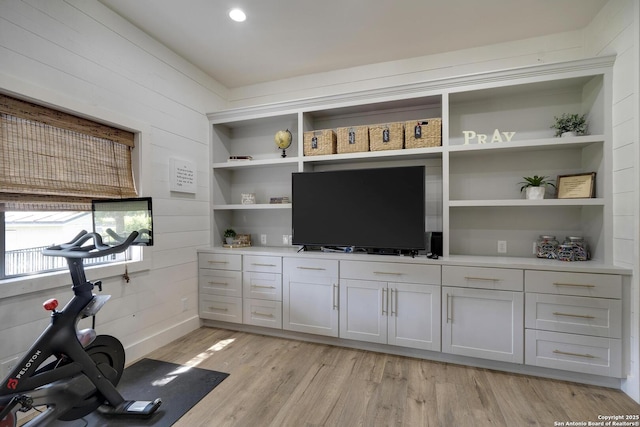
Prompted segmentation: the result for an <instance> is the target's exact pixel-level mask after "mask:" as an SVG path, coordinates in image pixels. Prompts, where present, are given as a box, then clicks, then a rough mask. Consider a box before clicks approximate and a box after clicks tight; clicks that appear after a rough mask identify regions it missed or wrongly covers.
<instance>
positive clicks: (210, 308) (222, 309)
mask: <svg viewBox="0 0 640 427" xmlns="http://www.w3.org/2000/svg"><path fill="white" fill-rule="evenodd" d="M209 310H214V311H229V309H228V308H220V307H209Z"/></svg>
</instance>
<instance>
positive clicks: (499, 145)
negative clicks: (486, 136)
mask: <svg viewBox="0 0 640 427" xmlns="http://www.w3.org/2000/svg"><path fill="white" fill-rule="evenodd" d="M604 140H605V138H604V135H585V136H573V137H566V138H541V139H528V140H521V141H509V142H494V143H486V144H469V145H451V146H449V147H447V149H448V151H449V152H451V153H477V152H481V151H485V150H500V151H507V150H522V151H526V150H544V151H549V150H552V149H554V148H555V149H559V150H560V149H566V148H583V147H586V146H587V145H590V144H595V143H603V142H604Z"/></svg>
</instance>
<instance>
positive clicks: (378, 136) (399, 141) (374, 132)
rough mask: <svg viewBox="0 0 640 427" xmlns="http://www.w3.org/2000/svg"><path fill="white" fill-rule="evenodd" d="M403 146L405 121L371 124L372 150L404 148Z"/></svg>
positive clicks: (370, 144)
mask: <svg viewBox="0 0 640 427" xmlns="http://www.w3.org/2000/svg"><path fill="white" fill-rule="evenodd" d="M403 147H404V124H403V123H387V124H380V125H373V126H369V149H370V150H371V151H382V150H402V148H403Z"/></svg>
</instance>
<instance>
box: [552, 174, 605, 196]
mask: <svg viewBox="0 0 640 427" xmlns="http://www.w3.org/2000/svg"><path fill="white" fill-rule="evenodd" d="M595 196H596V173H595V172H591V173H579V174H574V175H560V176H558V199H588V198H592V197H595Z"/></svg>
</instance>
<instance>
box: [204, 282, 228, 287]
mask: <svg viewBox="0 0 640 427" xmlns="http://www.w3.org/2000/svg"><path fill="white" fill-rule="evenodd" d="M207 283H209V284H210V285H220V286H229V284H228V283H227V282H207Z"/></svg>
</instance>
